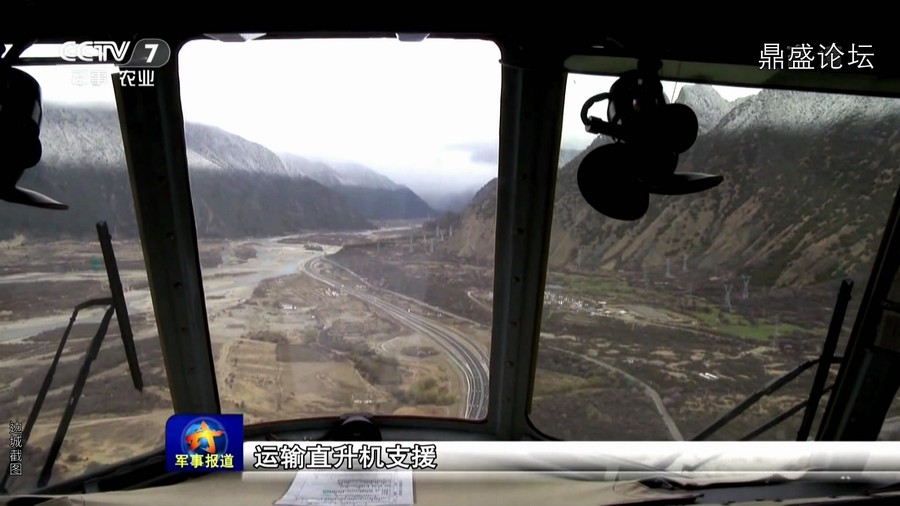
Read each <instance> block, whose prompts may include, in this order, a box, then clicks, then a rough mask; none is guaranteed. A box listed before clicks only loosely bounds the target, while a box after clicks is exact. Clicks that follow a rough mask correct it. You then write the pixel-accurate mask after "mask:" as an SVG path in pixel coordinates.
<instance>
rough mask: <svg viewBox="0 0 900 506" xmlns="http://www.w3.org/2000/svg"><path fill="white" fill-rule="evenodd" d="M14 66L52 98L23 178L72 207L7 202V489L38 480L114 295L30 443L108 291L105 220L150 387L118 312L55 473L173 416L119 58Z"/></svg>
mask: <svg viewBox="0 0 900 506" xmlns="http://www.w3.org/2000/svg"><path fill="white" fill-rule="evenodd" d="M59 50H60V47H59V46H57V45H35V46H32V47H31V48H29V49H28V50H27V51H26V53H25V54H24V55H23V56H36V57H44V56H56V55H58V54H59ZM19 68H20V70H22V71H24V72H26V73H27V74H29V75H31V76H32V77H34V79H35V80H36V81H37V82H38V84H39V85H40V88H41V92H42V95H43V120H42V123H41V132H40V139H41V144H42V148H43V156H42V158H41V160H40V162H39V163H38V164H37V165H36V166H34V167H31V168H29V169H27V170H26V171H25V173H24V175H23V177H22V178H21V180H20V183H21V185H22V186H23V187H26V188H28V189H30V190H34V191H37V192H40V193H42V194H44V195H47V196H49V197H51V198H53V199H56V200H58V201H60V202H62V203H64V204H66V205H68V210H65V211H59V210H52V209H41V208H38V207H31V206H25V205H21V204H12V203H9V202H4V201H0V258H2V261H0V385H2V386H0V420H2V423H3V424H4V426H6V424H7V422H8V423H9V431H7V430H6V429H4V430H3V434H2V442H0V444H2V446H3V448H6V449H8V450H9V452H8V454H7V452H3V459H4V460H3V463H4V464H3V470H4V471H6V470H7V466H8V467H9V479H8V482H6V484H5V485H6V490H7V491H8V492H10V493H22V492H27V491H30V490H33V489H35V488H36V486H37V483H38V480H39V475H40V474H41V471H42V468H43V467H44V465H45V462H46V461H47V456H48V452H49V450H50V448H51V446H52V445H51V442H52V441H53V440H54V435H55V434H56V432H57V427H58V425H59V423H60V419H61V418H62V416H63V412H64V409H65V407H66V405H67V404H68V402H69V397H70V394H71V392H72V389H73V384H74V383H75V382H76V377H77V375H78V372H79V369H80V368H81V367H82V363H83V362H84V360H85V355H86V354H87V351H88V345H89V342H91V340H92V339H93V337H94V335H95V333H96V332H97V330H98V327H99V326H100V323H101V320H102V318H103V316H104V307H103V306H106V305H108V304H101V305H95V306H93V307H89V308H86V309H84V310H82V311H80V312H79V313H78V318H77V320H76V323H75V325H74V326H73V328H72V331H71V333H70V334H69V336H68V339H67V342H66V346H65V348H64V349H63V353H62V355H61V358H60V361H59V364H58V367H57V369H56V372H55V374H54V376H53V380H52V383H51V384H50V387H49V390H48V391H47V392H46V397H45V399H44V402H43V406H42V409H41V411H40V415H39V416H38V417H37V418H36V421H35V423H34V426H33V429H32V431H31V433H30V437H28V438H27V442H25V441H23V439H24V436H25V434H24V432H25V431H24V429H25V426H26V422H27V420H28V418H29V413H30V412H31V410H32V406H33V405H34V404H35V398H36V397H37V395H38V392H39V391H40V389H41V386H42V383H43V382H44V378H45V376H46V374H47V371H48V369H49V368H50V364H51V362H52V361H53V357H54V354H55V353H56V351H57V347H58V345H59V343H60V340H61V339H62V337H63V334H64V330H65V328H66V326H67V324H68V323H69V318H70V317H71V316H72V312H73V310H74V309H75V307H76V305H78V304H81V303H83V302H85V301H87V300H89V299H97V298H104V297H110V286H109V282H108V276H107V272H106V264H105V262H104V255H103V252H102V250H101V245H100V243H99V240H98V230H97V227H96V224H97V223H98V222H101V221H103V222H106V224H107V229H108V231H109V234H110V235H111V237H112V244H113V249H114V253H115V257H116V259H117V264H118V271H119V277H120V279H121V284H122V287H123V289H124V298H125V301H126V306H127V312H128V314H129V320H130V327H131V333H132V334H133V337H134V345H135V349H136V351H137V362H138V364H139V366H140V378H141V379H142V383H143V389H142V391H140V392H139V391H137V390H136V388H135V386H134V382H133V377H132V376H131V374H130V373H129V365H128V363H127V360H126V354H125V352H124V351H123V340H122V338H121V337H120V335H121V334H122V331H121V329H120V328H119V326H118V323H117V319H116V318H113V319H112V320H111V322H110V324H109V328H108V331H107V332H106V335H105V339H104V340H103V344H102V347H101V348H100V351H99V353H98V355H97V357H96V359H95V360H94V361H93V363H92V364H91V368H90V373H89V375H88V376H87V383H86V384H85V385H84V389H83V391H82V394H81V397H80V398H79V401H78V403H77V407H76V411H75V413H74V417H73V418H72V420H71V424H70V425H69V428H68V431H67V432H66V433H65V439H64V440H63V444H62V447H61V451H60V453H59V455H58V457H57V458H56V460H55V464H54V465H53V466H52V474H50V475H49V481H48V484H51V485H52V484H55V483H58V482H60V481H63V480H67V479H71V478H74V477H76V476H79V475H82V474H85V473H87V472H92V471H94V470H98V469H101V468H106V467H108V466H111V465H115V464H117V463H120V462H121V461H123V460H127V459H130V458H134V457H136V456H139V455H142V454H145V453H149V452H151V451H154V450H158V449H160V448H162V447H163V445H164V427H165V422H166V419H167V418H168V417H169V416H171V414H172V413H173V409H172V402H171V395H170V394H169V390H168V382H167V380H166V373H165V370H164V367H163V361H162V353H161V348H160V344H159V339H158V337H157V335H158V334H157V328H156V319H155V315H154V310H153V304H152V301H151V298H150V291H149V289H148V281H147V271H146V268H145V264H144V257H143V253H142V247H141V241H140V238H139V236H138V230H137V220H136V218H135V212H134V205H133V202H132V192H131V187H130V184H129V178H128V169H127V166H126V162H125V152H124V148H123V144H122V134H121V131H120V128H119V122H118V116H117V114H116V106H115V99H114V93H113V86H112V74H113V73H114V72H115V71H116V69H115V67H114V66H112V65H109V66H104V65H57V66H23V67H19ZM6 161H7V160H4V162H6ZM22 443H24V444H22ZM7 456H8V458H7ZM7 463H9V464H7Z"/></svg>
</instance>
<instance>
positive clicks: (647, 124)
mask: <svg viewBox="0 0 900 506" xmlns="http://www.w3.org/2000/svg"><path fill="white" fill-rule="evenodd" d="M660 67H661V64H660V62H659V61H652V62H649V63H647V62H643V61H642V62H641V63H639V64H638V69H637V70H632V71H630V72H626V73H625V74H623V75H622V76H621V77H620V78H619V79H618V80H617V81H616V82H615V83H614V84H613V85H612V87H611V88H610V90H609V93H601V94H599V95H596V96H593V97H591V98H590V99H588V101H587V102H585V104H584V107H583V108H582V109H581V120H582V121H583V122H584V125H585V127H586V128H587V131H588V132H590V133H594V134H605V135H608V136H610V137H612V138H613V139H614V140H615V141H616V142H615V143H613V144H607V145H605V146H600V147H598V148H596V149H594V150H593V151H591V152H590V153H588V154H587V156H585V157H584V159H583V160H582V161H581V165H580V166H579V167H578V188H579V190H581V195H582V196H583V197H584V199H585V200H586V201H587V202H588V204H590V205H591V207H593V208H594V209H596V210H597V211H599V212H601V213H603V214H605V215H606V216H609V217H610V218H615V219H618V220H637V219H639V218H641V217H643V216H644V214H645V213H646V212H647V209H648V208H649V206H650V194H651V193H654V194H658V195H685V194H688V193H697V192H701V191H705V190H708V189H710V188H713V187H715V186H717V185H718V184H719V183H721V182H722V180H723V178H722V176H714V175H709V174H700V173H694V172H682V173H678V174H676V173H675V169H676V168H677V166H678V155H679V154H680V153H683V152H685V151H687V150H688V149H690V147H691V146H692V145H693V144H694V141H696V140H697V132H698V124H697V116H696V115H695V114H694V111H692V110H691V108H690V107H688V106H686V105H683V104H669V103H666V96H665V94H664V93H663V89H662V83H660V81H659V78H658V76H657V72H658V71H659V69H660ZM602 100H608V101H609V105H608V107H607V118H608V120H609V121H603V120H601V119H598V118H595V117H593V116H588V111H589V109H590V108H591V106H593V105H594V104H596V103H597V102H600V101H602Z"/></svg>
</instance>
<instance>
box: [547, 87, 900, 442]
mask: <svg viewBox="0 0 900 506" xmlns="http://www.w3.org/2000/svg"><path fill="white" fill-rule="evenodd" d="M614 81H615V78H614V77H602V76H589V75H579V74H570V76H569V81H568V87H567V93H566V103H565V118H564V130H563V140H562V147H561V153H560V161H559V167H560V168H559V173H558V180H557V189H556V199H555V204H554V216H553V230H552V235H551V238H550V259H549V267H548V275H547V285H546V291H545V294H544V313H543V319H542V329H541V331H542V332H541V346H540V353H539V357H538V364H537V373H536V379H535V392H534V402H533V411H532V414H531V417H532V418H531V419H532V421H533V423H534V424H535V425H536V426H537V427H538V428H539V429H541V430H542V431H545V432H546V433H548V434H550V435H553V436H556V437H560V438H564V439H589V440H596V439H599V440H608V439H618V440H681V439H685V440H688V439H691V438H693V437H695V436H697V435H698V434H700V433H701V432H702V431H704V429H706V428H707V427H709V426H711V425H712V424H713V422H715V421H716V420H717V419H718V418H719V417H721V416H723V415H725V414H726V413H727V412H728V411H729V410H731V409H732V408H734V407H735V406H736V405H737V404H738V403H740V402H742V401H744V400H745V399H746V398H747V397H748V396H750V395H751V394H753V393H754V392H756V391H758V390H761V389H762V388H763V387H764V386H766V384H767V383H769V382H770V381H773V380H776V379H778V378H779V377H781V376H783V375H785V374H787V373H789V372H790V371H791V370H793V369H795V368H796V367H798V366H801V365H802V364H803V363H805V362H807V361H810V360H813V359H816V358H817V357H818V356H819V354H820V352H821V350H822V345H823V343H824V341H825V336H826V334H827V330H828V326H829V322H830V320H831V315H832V312H833V311H834V308H835V301H836V299H837V296H838V289H839V288H840V286H841V280H842V279H844V278H850V279H852V280H853V281H854V282H855V283H854V284H855V289H854V292H853V298H852V300H851V302H850V307H849V309H848V311H847V315H846V318H845V319H844V322H843V323H844V325H843V327H844V328H843V331H842V333H841V339H840V341H839V344H838V346H837V350H838V355H839V354H840V353H841V351H842V350H843V349H844V346H845V344H846V338H847V337H848V335H849V333H850V329H851V327H852V325H853V321H854V319H855V317H856V313H857V310H858V307H859V302H860V300H861V299H862V292H863V290H864V289H865V286H866V284H867V281H868V278H869V274H870V272H871V269H872V265H873V261H874V259H875V252H876V251H877V249H878V245H879V242H880V240H881V235H882V232H883V230H884V227H885V224H886V223H887V219H888V212H889V210H890V208H891V203H892V201H893V199H894V194H895V192H896V190H897V187H898V183H900V169H898V167H900V157H898V152H897V150H898V147H900V144H898V139H897V134H896V132H897V127H898V125H900V100H897V99H886V98H869V97H859V96H849V95H838V94H817V93H809V92H798V91H786V90H759V89H749V88H735V87H722V86H708V85H691V84H684V83H675V82H663V87H664V92H665V93H666V95H667V96H668V97H669V100H673V99H674V101H675V102H677V103H682V104H686V105H688V106H690V107H691V108H692V109H693V110H694V112H695V113H696V115H697V116H698V122H699V127H700V134H699V137H698V140H697V141H696V143H695V144H694V145H693V147H692V148H691V149H690V150H688V151H687V152H686V153H684V154H683V155H681V159H680V162H679V169H678V170H679V171H680V172H681V171H693V172H704V173H711V174H721V175H723V176H724V182H723V183H722V184H721V185H720V186H719V187H717V188H715V189H713V190H710V191H707V192H704V193H699V194H695V195H685V196H657V195H653V196H651V203H650V209H649V211H648V212H647V215H646V216H644V217H643V218H642V219H640V220H637V221H633V222H629V221H617V220H613V219H611V218H606V217H604V216H603V215H601V214H600V213H598V212H597V211H595V210H594V209H592V208H591V207H590V206H589V205H588V204H587V203H586V202H585V200H584V199H583V198H582V196H581V193H580V192H579V188H578V185H577V182H576V175H577V173H578V170H579V164H580V162H581V161H582V160H583V159H584V155H585V153H586V149H589V148H594V147H597V146H600V145H602V144H606V143H609V142H611V140H610V139H609V138H607V137H605V136H602V135H601V136H593V135H590V134H587V133H585V131H584V126H583V124H582V122H581V119H580V112H581V108H582V104H584V103H585V101H586V100H587V99H588V98H589V97H591V96H592V95H595V94H597V93H601V92H604V91H607V90H609V88H610V86H611V84H612V83H613V82H614ZM603 107H605V103H603V104H602V105H597V106H595V108H594V110H592V114H594V115H597V116H598V117H602V118H606V114H605V112H606V111H605V110H604V109H603ZM610 170H613V169H610ZM836 370H837V367H833V369H832V373H835V372H836ZM814 372H815V369H814V368H811V369H809V370H808V371H807V372H806V373H805V374H803V375H801V376H800V377H799V378H798V379H797V380H796V381H794V382H792V383H789V384H788V385H787V386H786V387H784V388H783V389H781V390H779V391H777V392H775V393H774V394H773V395H769V396H765V397H763V398H762V399H761V400H760V402H759V403H757V404H756V405H754V406H752V407H751V408H750V409H749V410H748V411H746V412H744V413H743V415H742V416H740V417H738V418H736V419H735V420H733V421H732V422H731V423H729V424H727V425H725V426H723V427H722V428H721V430H717V431H714V432H712V433H710V434H709V439H725V440H738V439H741V438H744V437H745V436H748V435H750V434H751V433H752V432H753V431H755V430H756V429H758V428H759V427H761V426H763V424H766V423H767V422H768V421H770V420H772V419H774V418H776V417H778V416H779V415H781V414H782V413H784V412H787V411H789V410H791V409H792V408H795V407H796V406H797V405H798V404H800V403H802V402H803V401H805V400H806V399H807V397H809V395H810V388H811V384H812V378H813V376H814ZM833 379H834V374H832V375H831V377H830V379H829V381H828V383H829V384H831V383H832V382H833ZM824 399H827V395H826V396H825V397H824ZM824 407H825V402H824V400H823V402H821V403H820V404H819V408H820V411H821V410H823V409H824ZM898 408H900V403H896V402H895V404H894V407H893V408H892V410H891V412H890V413H889V414H888V421H887V422H886V424H885V430H884V431H883V432H882V436H883V437H886V438H896V437H897V434H896V429H888V427H896V425H897V424H896V420H898V419H900V418H898V417H900V409H898ZM795 413H796V414H795V415H793V416H791V417H789V418H788V419H787V420H786V421H784V422H783V423H780V424H777V425H775V426H773V427H772V428H771V429H769V430H767V431H765V432H762V433H759V434H757V435H754V438H755V439H763V440H794V439H796V437H797V433H798V428H799V425H800V421H801V420H802V418H803V415H804V411H803V410H802V409H799V410H796V411H795ZM633 420H643V421H644V422H643V423H631V421H633ZM812 435H813V436H814V435H815V432H813V433H812Z"/></svg>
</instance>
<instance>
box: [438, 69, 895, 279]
mask: <svg viewBox="0 0 900 506" xmlns="http://www.w3.org/2000/svg"><path fill="white" fill-rule="evenodd" d="M676 101H677V102H679V103H684V104H686V105H689V106H690V107H691V108H692V109H694V111H695V112H696V113H697V116H698V120H699V123H700V135H699V137H698V140H697V142H696V143H695V144H694V146H693V147H692V148H691V149H690V150H688V151H687V152H686V153H684V154H682V155H681V159H680V161H679V169H678V170H679V171H698V172H706V173H712V174H722V175H723V176H724V178H725V181H724V182H723V183H722V184H721V185H720V186H718V187H717V188H715V189H713V190H709V191H707V192H704V193H701V194H695V195H686V196H678V197H672V196H655V195H654V196H651V205H650V209H649V211H648V212H647V214H646V216H645V217H643V218H642V219H640V220H638V221H635V222H624V221H617V220H613V219H611V218H607V217H605V216H603V215H601V214H599V213H598V212H596V211H595V210H594V209H592V208H591V207H590V206H589V205H588V204H587V203H586V202H585V200H584V199H583V198H582V196H581V193H580V191H579V189H578V186H577V182H576V177H577V171H578V166H579V164H580V162H581V160H582V159H583V158H584V156H585V154H586V153H587V152H588V151H589V150H590V149H593V148H596V147H598V146H600V145H603V144H606V143H609V142H611V139H608V138H605V137H602V136H598V137H597V138H596V139H595V141H594V143H593V144H592V145H591V146H590V147H589V148H588V149H587V150H585V151H583V152H582V153H580V154H578V155H576V156H575V157H574V158H571V160H569V161H568V163H565V164H564V165H563V166H562V167H561V168H560V171H559V175H558V181H557V189H556V196H555V204H554V215H553V229H552V234H551V244H550V258H549V262H550V267H551V268H553V269H566V268H573V267H574V266H575V265H576V264H577V265H579V266H580V268H581V269H582V270H587V271H591V270H613V269H633V270H640V269H650V270H653V271H655V272H660V271H663V272H664V271H665V269H666V268H667V264H669V265H674V266H676V268H677V269H678V270H679V271H680V270H681V269H682V268H683V265H684V264H685V263H686V264H687V265H688V266H689V269H690V270H691V271H695V270H696V271H698V272H704V273H706V274H707V275H709V276H723V277H730V276H738V275H752V276H753V279H754V280H755V281H754V282H758V283H764V284H766V285H770V286H795V287H796V286H806V285H810V284H817V283H820V282H825V281H832V280H834V279H837V278H840V277H843V276H854V277H857V279H859V277H860V276H866V275H868V269H869V268H870V264H871V261H872V257H873V256H874V252H875V251H876V250H877V247H878V241H879V240H880V237H881V233H882V232H883V230H884V226H885V223H886V220H887V214H888V210H889V209H890V205H891V202H892V199H893V197H894V195H895V193H896V191H897V188H898V184H900V101H897V100H893V99H882V98H869V97H857V96H841V95H831V94H816V93H808V92H792V91H783V90H764V91H761V92H760V93H758V94H756V95H753V96H750V97H745V98H742V99H740V100H738V101H734V102H728V101H726V100H725V99H723V98H722V97H721V96H720V95H719V94H718V93H717V92H716V91H715V90H714V89H713V88H712V87H708V86H685V87H684V88H683V89H682V91H681V93H680V94H679V96H678V99H677V100H676ZM495 209H496V180H493V181H491V182H489V183H488V184H487V185H485V187H484V188H482V189H481V190H480V191H479V193H478V194H477V195H476V197H475V198H474V199H473V201H472V202H471V203H470V204H469V206H468V207H467V208H466V209H465V210H464V211H463V213H461V215H460V216H459V218H458V221H459V223H458V226H459V228H458V230H459V231H460V232H459V233H457V234H455V235H454V237H453V239H452V241H454V242H453V244H452V246H453V247H454V248H455V250H456V251H457V252H458V253H459V254H462V255H465V256H474V257H478V258H482V259H483V258H492V257H493V254H494V243H493V238H494V233H493V230H494V219H495V213H494V210H495ZM685 259H686V262H685Z"/></svg>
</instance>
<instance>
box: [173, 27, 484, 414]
mask: <svg viewBox="0 0 900 506" xmlns="http://www.w3.org/2000/svg"><path fill="white" fill-rule="evenodd" d="M499 59H500V54H499V50H498V48H497V46H496V45H494V44H493V43H490V42H483V41H469V40H446V39H445V40H430V39H427V40H425V41H422V42H401V41H399V40H396V39H362V40H303V41H297V40H264V41H250V42H244V43H237V44H235V43H226V42H219V41H213V40H198V41H193V42H190V43H188V44H187V45H185V47H184V48H183V49H182V50H181V52H180V62H179V74H180V81H181V95H182V104H183V107H184V114H185V120H186V124H185V135H186V141H187V148H188V167H189V171H190V177H191V192H192V197H193V205H194V219H195V222H196V226H197V234H198V238H199V246H200V251H201V255H202V256H203V258H205V259H206V260H207V262H206V263H205V265H204V266H203V269H202V272H203V284H204V291H205V294H206V304H207V314H208V318H209V329H210V339H211V341H212V346H213V355H214V362H215V368H216V376H217V380H218V386H219V396H220V399H221V403H222V409H223V411H224V412H242V413H244V419H245V422H246V423H254V422H262V421H273V420H284V419H298V418H309V417H320V416H336V415H341V414H345V413H348V412H367V413H372V414H377V415H384V414H391V415H418V416H431V417H445V418H462V419H471V420H477V419H481V418H483V417H484V416H485V415H486V412H487V393H488V374H487V368H488V367H487V365H488V350H489V347H490V323H491V305H490V298H489V294H490V290H491V288H492V284H493V261H492V254H493V234H494V232H493V224H494V222H493V216H494V208H495V204H493V203H490V204H489V205H483V206H482V207H481V208H480V209H479V210H478V213H477V217H476V216H473V215H471V212H470V210H471V204H470V202H471V201H472V199H473V197H475V199H476V200H477V199H479V198H481V200H487V199H492V198H493V196H494V194H495V193H496V192H495V190H494V188H493V187H492V186H486V184H487V183H488V182H489V181H490V180H492V179H493V178H495V177H496V176H497V149H498V121H499V107H500V63H499ZM476 220H477V221H476Z"/></svg>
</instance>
